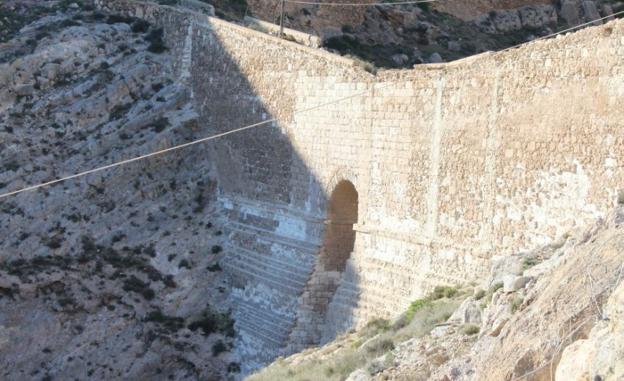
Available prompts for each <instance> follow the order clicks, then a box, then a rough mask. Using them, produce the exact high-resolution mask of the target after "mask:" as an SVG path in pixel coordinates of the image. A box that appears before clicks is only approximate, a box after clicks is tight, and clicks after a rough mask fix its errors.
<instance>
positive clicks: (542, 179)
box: [494, 160, 602, 250]
mask: <svg viewBox="0 0 624 381" xmlns="http://www.w3.org/2000/svg"><path fill="white" fill-rule="evenodd" d="M573 163H574V165H575V167H576V168H575V171H574V172H560V171H557V170H553V171H548V172H547V171H541V172H539V173H538V174H537V176H536V177H537V179H536V180H535V182H534V183H533V184H532V186H530V187H528V188H527V190H526V192H525V193H524V194H520V193H517V194H515V195H513V196H512V197H511V198H505V197H503V196H500V195H498V196H497V197H496V201H497V204H498V208H497V213H496V215H495V217H494V223H495V224H499V223H501V222H502V221H503V220H505V219H507V220H512V221H517V222H524V225H525V226H527V229H526V231H525V232H524V233H525V237H526V238H527V239H526V240H521V241H518V242H521V243H522V244H523V246H522V247H521V248H520V249H522V250H529V249H531V248H534V247H536V246H540V245H544V244H547V243H549V242H551V241H552V239H554V238H555V237H557V236H560V235H561V234H563V233H565V232H566V231H568V230H569V229H571V228H573V227H575V226H579V225H582V224H583V223H585V222H587V221H588V220H594V219H597V218H599V217H601V216H602V212H601V211H600V209H599V208H598V206H596V205H594V204H592V203H590V202H589V201H588V199H589V194H590V190H591V186H592V183H591V179H590V177H589V176H588V175H587V173H586V172H585V171H584V169H583V166H582V165H581V164H580V162H579V161H578V160H574V161H573ZM520 172H521V173H518V174H517V176H522V177H524V176H527V174H525V173H524V170H523V169H521V170H520ZM497 182H498V183H499V184H502V185H503V186H505V181H503V180H502V179H498V181H497ZM553 229H554V233H553ZM548 231H550V232H551V233H544V232H548ZM509 238H510V237H505V238H504V239H503V244H504V245H510V244H511V243H512V241H511V240H509Z"/></svg>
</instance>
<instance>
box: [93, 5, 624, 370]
mask: <svg viewBox="0 0 624 381" xmlns="http://www.w3.org/2000/svg"><path fill="white" fill-rule="evenodd" d="M100 6H101V7H102V8H107V9H109V10H113V11H115V12H123V13H126V14H131V15H134V16H138V17H142V18H146V19H148V20H150V21H152V22H154V23H157V24H159V25H161V26H163V27H164V28H165V34H166V38H167V42H168V44H169V46H170V47H171V50H172V51H173V54H175V55H176V56H177V57H179V62H178V70H179V71H180V76H181V78H183V79H184V80H185V81H186V82H187V83H188V85H189V86H190V87H191V88H192V91H193V99H194V102H195V106H196V108H197V110H198V112H199V113H200V115H201V122H202V123H205V124H206V125H207V126H210V127H211V129H212V130H213V131H214V132H215V133H217V132H224V131H228V130H231V129H235V128H239V127H242V126H246V125H249V124H252V123H257V122H259V121H263V120H270V119H275V121H274V122H272V123H270V124H268V125H264V126H261V127H258V128H255V129H251V130H247V131H244V132H240V133H236V134H233V135H229V136H227V137H224V138H222V139H219V140H215V141H213V142H211V143H209V144H207V145H206V154H207V155H210V156H211V157H212V158H213V162H214V165H215V168H216V170H217V172H218V173H219V182H220V196H219V202H220V208H221V210H222V217H221V218H223V219H224V221H225V222H226V224H227V226H228V229H227V232H226V233H227V234H228V238H229V242H230V244H229V246H228V247H227V248H225V249H226V250H227V253H228V256H227V258H228V259H227V261H226V262H225V263H223V264H222V266H223V267H224V268H225V270H226V271H228V272H229V273H230V274H231V276H232V279H234V281H235V288H234V289H233V290H232V305H233V306H234V316H235V318H236V321H237V323H236V324H237V328H238V330H239V332H240V337H239V344H240V348H242V351H243V354H244V356H246V358H247V359H248V360H249V363H248V364H246V365H245V366H246V367H249V369H251V368H253V367H257V366H260V365H262V364H263V363H265V362H267V361H270V360H271V359H273V358H275V356H277V355H280V354H286V353H289V352H292V351H296V350H299V349H301V348H304V347H306V346H308V345H314V344H318V343H319V342H323V341H325V340H329V339H331V338H332V337H334V336H335V335H336V334H337V333H339V332H342V331H344V330H346V329H348V328H350V327H353V326H358V325H362V324H364V323H366V322H367V321H368V320H369V319H371V318H374V317H391V316H396V315H397V314H398V313H400V312H401V311H403V310H404V309H405V308H406V306H407V305H408V304H409V303H410V302H411V301H412V300H413V299H415V298H418V297H420V296H422V295H423V294H425V293H426V292H428V291H429V290H430V289H432V288H433V287H434V286H436V285H439V284H456V283H466V282H470V281H475V280H479V279H482V278H483V277H484V275H485V274H486V273H487V271H488V268H489V263H490V260H491V259H492V258H493V257H495V256H498V255H505V254H511V253H515V252H520V251H525V250H530V249H533V248H536V247H539V246H541V245H545V244H548V243H549V242H552V241H553V240H555V239H557V238H558V237H560V236H561V235H563V234H565V233H566V232H568V231H569V230H570V229H573V228H576V227H582V226H584V225H586V224H587V223H589V222H590V221H593V220H596V219H598V218H600V217H601V216H604V214H605V213H606V211H607V210H608V209H609V208H610V207H611V206H612V205H613V204H614V203H615V200H616V198H617V194H618V191H619V190H620V189H622V188H624V171H623V170H622V165H623V164H624V159H623V158H624V107H622V105H623V104H624V22H622V21H614V22H610V23H608V24H606V25H603V26H600V27H593V28H589V29H585V30H583V31H580V32H577V33H574V34H570V35H566V36H562V37H558V38H556V39H551V40H547V41H539V42H534V43H529V44H526V45H525V46H523V47H520V48H517V49H513V50H509V51H506V52H503V53H488V54H482V55H479V56H475V57H472V58H469V59H465V60H461V61H457V62H454V63H449V64H441V65H423V66H419V67H417V68H415V69H413V70H403V71H397V70H387V71H380V72H378V73H377V74H376V75H373V74H370V73H369V72H367V71H365V70H364V69H363V68H362V67H361V66H360V65H359V64H358V63H357V62H355V61H352V60H350V59H346V58H342V57H338V56H335V55H332V54H329V53H327V52H324V51H321V50H315V49H311V48H307V47H304V46H301V45H297V44H295V43H292V42H288V41H283V40H279V39H277V38H274V37H271V36H268V35H264V34H262V33H259V32H255V31H253V30H249V29H245V28H243V27H240V26H237V25H234V24H230V23H227V22H224V21H222V20H219V19H215V18H212V17H208V16H206V15H201V14H197V13H193V12H190V11H185V10H180V9H174V8H171V7H164V6H157V5H154V4H151V3H143V2H132V1H128V0H112V1H103V0H102V1H101V2H100ZM337 100H340V101H337ZM316 106H319V107H316ZM345 252H346V253H347V254H346V255H345V254H344V253H345Z"/></svg>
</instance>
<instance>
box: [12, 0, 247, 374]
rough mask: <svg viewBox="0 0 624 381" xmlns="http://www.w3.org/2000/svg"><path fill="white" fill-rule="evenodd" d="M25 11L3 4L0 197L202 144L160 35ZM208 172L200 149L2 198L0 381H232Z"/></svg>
mask: <svg viewBox="0 0 624 381" xmlns="http://www.w3.org/2000/svg"><path fill="white" fill-rule="evenodd" d="M26 3H27V2H22V1H17V2H13V3H10V2H3V3H2V5H1V6H0V14H1V15H2V16H3V17H0V20H2V22H3V28H2V39H3V40H4V42H2V43H0V167H1V168H2V170H0V193H4V192H8V191H11V190H14V189H18V188H21V187H24V186H27V185H29V184H33V183H39V182H45V181H49V180H52V179H55V178H58V177H60V176H63V175H68V174H73V173H76V172H79V171H82V170H85V169H90V168H94V167H98V166H102V165H105V164H109V163H111V162H115V161H118V160H121V159H126V158H129V157H133V156H137V155H140V154H145V153H148V152H152V151H154V150H157V149H162V148H166V147H169V146H172V145H174V144H178V143H182V142H185V141H188V140H191V139H193V138H195V137H197V136H200V135H201V136H203V135H205V134H207V132H206V131H202V129H201V127H200V126H199V125H198V123H197V122H196V117H197V115H196V113H195V112H194V110H193V107H192V105H191V104H190V94H189V91H188V90H187V88H186V87H185V86H184V83H183V82H182V81H181V80H180V79H179V76H178V75H177V74H176V73H175V72H174V70H173V68H172V61H173V60H172V57H171V56H170V55H169V54H168V50H167V47H166V46H165V44H164V42H163V39H162V30H160V29H158V28H155V27H153V26H151V25H149V24H147V23H146V22H143V21H139V20H135V19H128V18H124V17H120V16H115V15H104V14H101V13H98V12H96V11H94V10H93V8H92V7H90V6H89V4H86V3H81V2H71V3H67V2H59V1H36V2H32V4H30V5H31V7H30V8H29V7H28V4H26ZM7 25H8V27H7ZM19 28H22V29H21V30H20V31H19V33H18V30H19ZM210 168H211V164H210V161H209V158H208V157H207V156H206V154H205V150H204V149H203V147H200V146H197V147H195V148H192V147H191V148H188V149H186V150H184V151H177V152H174V153H171V154H169V155H167V156H163V157H159V158H152V159H150V160H144V161H141V162H136V163H132V164H129V165H127V166H124V167H120V168H116V169H113V170H108V171H105V172H99V173H96V174H92V175H89V176H86V177H82V178H80V179H77V180H71V181H67V182H64V183H62V184H58V185H55V186H52V187H49V188H46V189H42V190H39V191H35V192H29V193H23V194H20V195H17V196H12V197H9V198H4V199H2V200H0V231H1V235H2V237H3V238H2V240H0V379H2V380H25V379H32V380H52V379H54V380H69V379H82V380H87V379H89V380H111V379H135V380H136V379H150V380H159V379H163V380H165V379H167V380H169V379H174V380H183V379H191V380H197V379H202V380H223V379H228V378H234V377H236V375H237V372H238V370H239V363H238V361H239V360H238V359H237V358H236V356H235V355H234V354H232V353H231V349H232V346H233V340H234V339H233V336H234V330H233V321H232V319H231V318H230V315H229V313H228V310H227V309H226V307H225V303H224V302H223V301H224V299H225V298H226V297H227V293H228V291H229V289H230V287H229V285H228V283H227V282H228V280H227V279H226V278H225V277H224V275H223V273H222V272H221V267H220V265H219V260H220V258H221V256H222V255H223V253H222V250H221V245H222V236H221V231H220V221H219V219H218V218H217V217H216V216H215V213H214V208H215V206H214V202H215V191H216V190H215V188H216V184H215V181H214V177H213V175H212V173H211V171H210Z"/></svg>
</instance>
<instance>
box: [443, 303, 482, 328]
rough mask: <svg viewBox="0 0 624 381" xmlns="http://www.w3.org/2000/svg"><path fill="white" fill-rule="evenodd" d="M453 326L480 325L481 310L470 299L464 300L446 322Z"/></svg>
mask: <svg viewBox="0 0 624 381" xmlns="http://www.w3.org/2000/svg"><path fill="white" fill-rule="evenodd" d="M448 321H449V322H450V323H454V324H476V325H480V324H481V309H480V308H479V305H478V302H477V301H475V300H474V299H472V298H468V299H466V300H465V301H464V302H463V303H462V304H461V305H460V306H459V308H457V310H456V311H455V312H454V313H453V315H451V317H450V318H449V320H448Z"/></svg>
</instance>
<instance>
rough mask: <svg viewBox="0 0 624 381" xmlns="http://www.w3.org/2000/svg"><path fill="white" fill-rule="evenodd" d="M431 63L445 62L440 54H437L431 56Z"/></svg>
mask: <svg viewBox="0 0 624 381" xmlns="http://www.w3.org/2000/svg"><path fill="white" fill-rule="evenodd" d="M429 62H431V63H441V62H444V60H443V59H442V56H441V55H440V53H438V52H435V53H433V54H431V55H430V56H429Z"/></svg>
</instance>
